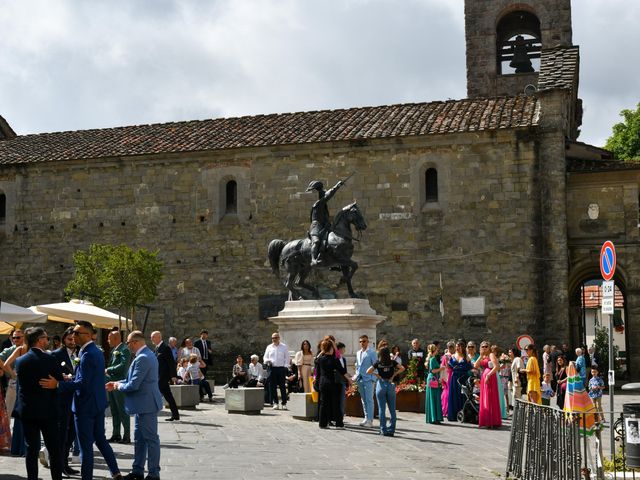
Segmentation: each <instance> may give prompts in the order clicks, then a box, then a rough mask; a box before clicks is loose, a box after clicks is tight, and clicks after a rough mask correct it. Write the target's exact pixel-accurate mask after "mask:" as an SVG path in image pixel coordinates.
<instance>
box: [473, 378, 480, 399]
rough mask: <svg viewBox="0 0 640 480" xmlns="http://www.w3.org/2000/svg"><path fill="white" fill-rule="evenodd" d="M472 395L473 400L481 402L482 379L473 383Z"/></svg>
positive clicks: (477, 379)
mask: <svg viewBox="0 0 640 480" xmlns="http://www.w3.org/2000/svg"><path fill="white" fill-rule="evenodd" d="M472 394H473V399H474V400H475V401H476V402H480V379H479V378H476V379H475V380H474V381H473V392H472Z"/></svg>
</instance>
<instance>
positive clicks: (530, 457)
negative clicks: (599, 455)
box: [507, 400, 586, 480]
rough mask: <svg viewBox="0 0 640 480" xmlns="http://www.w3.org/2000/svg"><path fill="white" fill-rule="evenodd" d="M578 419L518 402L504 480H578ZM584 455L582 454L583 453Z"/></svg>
mask: <svg viewBox="0 0 640 480" xmlns="http://www.w3.org/2000/svg"><path fill="white" fill-rule="evenodd" d="M580 416H581V415H569V416H567V414H565V412H562V411H561V410H558V409H554V408H551V407H545V406H542V405H537V404H534V403H528V402H523V401H521V400H517V401H516V404H515V406H514V410H513V421H512V423H511V440H510V442H509V456H508V458H507V478H515V479H518V480H552V479H553V480H565V479H566V480H569V479H571V480H573V479H575V480H580V479H581V478H582V477H581V476H580V475H581V467H580V465H581V462H582V459H583V457H586V444H585V447H584V450H583V449H582V448H581V447H582V445H581V443H584V442H581V435H580ZM583 452H584V453H583Z"/></svg>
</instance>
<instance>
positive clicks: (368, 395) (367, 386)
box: [358, 379, 375, 422]
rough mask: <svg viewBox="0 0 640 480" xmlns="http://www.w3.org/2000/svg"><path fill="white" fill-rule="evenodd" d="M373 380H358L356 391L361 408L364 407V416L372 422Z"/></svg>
mask: <svg viewBox="0 0 640 480" xmlns="http://www.w3.org/2000/svg"><path fill="white" fill-rule="evenodd" d="M374 385H375V382H374V381H371V380H362V379H360V380H358V392H360V399H361V400H362V408H363V409H364V418H365V420H367V421H370V422H373V389H374Z"/></svg>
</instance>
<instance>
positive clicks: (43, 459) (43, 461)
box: [38, 447, 49, 468]
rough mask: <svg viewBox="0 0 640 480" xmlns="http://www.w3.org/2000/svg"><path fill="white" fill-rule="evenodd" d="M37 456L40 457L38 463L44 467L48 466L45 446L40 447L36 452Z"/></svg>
mask: <svg viewBox="0 0 640 480" xmlns="http://www.w3.org/2000/svg"><path fill="white" fill-rule="evenodd" d="M38 458H39V459H40V463H41V464H42V465H43V466H44V467H45V468H49V452H47V449H46V447H44V448H41V449H40V452H39V453H38Z"/></svg>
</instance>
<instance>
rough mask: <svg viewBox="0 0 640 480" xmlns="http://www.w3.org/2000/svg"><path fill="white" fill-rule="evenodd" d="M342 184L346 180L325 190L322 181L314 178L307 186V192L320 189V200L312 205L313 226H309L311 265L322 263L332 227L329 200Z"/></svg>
mask: <svg viewBox="0 0 640 480" xmlns="http://www.w3.org/2000/svg"><path fill="white" fill-rule="evenodd" d="M342 185H344V181H343V180H340V181H339V182H338V183H336V184H335V186H334V187H333V188H330V189H329V190H327V191H326V192H325V191H324V185H323V184H322V182H320V181H318V180H313V181H312V182H311V183H309V187H307V192H311V191H313V190H317V191H318V200H316V202H315V203H314V204H313V207H311V215H310V217H311V226H310V227H309V236H310V237H311V266H315V265H319V264H321V263H322V253H323V250H324V244H325V242H326V240H327V237H328V236H329V230H330V228H331V215H329V208H328V207H327V202H329V200H331V197H333V196H334V195H335V193H336V192H337V191H338V189H339V188H340V187H341V186H342Z"/></svg>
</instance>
